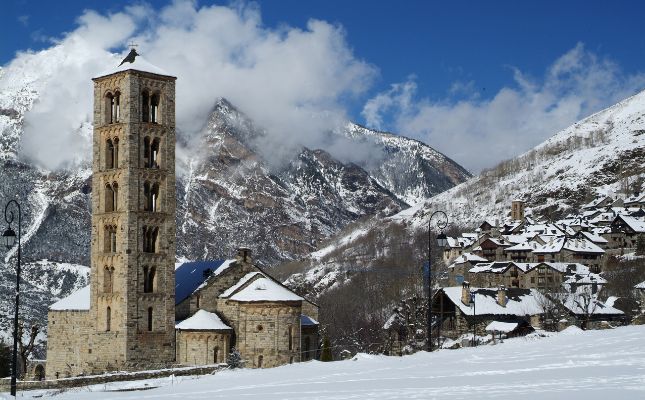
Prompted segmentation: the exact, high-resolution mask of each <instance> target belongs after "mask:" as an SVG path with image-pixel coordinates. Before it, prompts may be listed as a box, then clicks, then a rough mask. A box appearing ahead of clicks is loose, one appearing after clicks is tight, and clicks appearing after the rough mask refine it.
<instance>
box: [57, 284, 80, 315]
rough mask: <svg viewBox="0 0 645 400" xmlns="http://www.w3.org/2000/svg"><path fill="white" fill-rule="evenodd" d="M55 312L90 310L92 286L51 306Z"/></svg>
mask: <svg viewBox="0 0 645 400" xmlns="http://www.w3.org/2000/svg"><path fill="white" fill-rule="evenodd" d="M49 309H50V310H53V311H82V310H89V309H90V285H87V286H85V287H83V288H81V289H79V290H77V291H75V292H74V293H72V294H70V295H69V296H67V297H65V298H62V299H60V300H59V301H57V302H56V303H54V304H52V305H51V306H49Z"/></svg>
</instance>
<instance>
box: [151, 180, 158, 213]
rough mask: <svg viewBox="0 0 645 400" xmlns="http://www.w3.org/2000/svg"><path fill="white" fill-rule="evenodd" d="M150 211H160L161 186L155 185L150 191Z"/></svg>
mask: <svg viewBox="0 0 645 400" xmlns="http://www.w3.org/2000/svg"><path fill="white" fill-rule="evenodd" d="M150 211H154V212H157V211H159V184H158V183H155V184H154V185H152V188H151V189H150Z"/></svg>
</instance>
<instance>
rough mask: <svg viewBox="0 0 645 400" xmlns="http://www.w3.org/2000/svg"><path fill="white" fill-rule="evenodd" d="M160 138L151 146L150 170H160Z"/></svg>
mask: <svg viewBox="0 0 645 400" xmlns="http://www.w3.org/2000/svg"><path fill="white" fill-rule="evenodd" d="M159 143H160V141H159V138H155V139H154V140H153V141H152V143H151V144H150V165H148V168H159Z"/></svg>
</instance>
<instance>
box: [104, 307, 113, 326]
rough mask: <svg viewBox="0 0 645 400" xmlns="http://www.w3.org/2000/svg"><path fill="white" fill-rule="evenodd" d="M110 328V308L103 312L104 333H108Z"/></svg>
mask: <svg viewBox="0 0 645 400" xmlns="http://www.w3.org/2000/svg"><path fill="white" fill-rule="evenodd" d="M111 328H112V309H111V308H110V307H108V308H107V310H106V311H105V331H106V332H109V331H110V329H111Z"/></svg>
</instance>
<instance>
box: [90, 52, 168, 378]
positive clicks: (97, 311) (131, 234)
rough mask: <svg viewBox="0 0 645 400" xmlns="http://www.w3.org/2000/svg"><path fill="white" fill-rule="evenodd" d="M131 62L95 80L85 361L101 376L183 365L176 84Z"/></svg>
mask: <svg viewBox="0 0 645 400" xmlns="http://www.w3.org/2000/svg"><path fill="white" fill-rule="evenodd" d="M135 54H136V52H135ZM128 57H130V56H128ZM131 59H132V60H133V62H128V61H127V60H128V58H126V61H124V63H122V65H121V66H119V68H118V69H117V70H116V71H115V72H113V73H111V74H108V75H104V76H101V77H98V78H94V79H93V81H94V137H93V164H92V243H91V248H92V250H91V251H92V253H91V263H92V264H91V289H90V290H91V292H90V293H91V296H90V299H91V300H90V310H89V315H88V317H89V325H90V327H91V329H92V331H93V332H91V334H90V335H89V337H90V339H89V342H90V343H88V344H89V348H88V350H87V353H88V354H87V360H88V361H89V362H88V367H89V369H90V370H92V371H96V372H101V371H105V370H110V369H137V368H149V367H155V366H163V365H165V364H168V363H171V362H173V361H174V358H175V292H174V288H175V269H174V265H175V207H176V206H175V80H176V78H175V77H172V76H169V75H167V74H165V73H163V72H162V71H160V70H159V69H158V68H156V67H154V66H152V65H150V64H149V63H147V62H145V61H144V60H142V59H141V58H136V60H135V57H131Z"/></svg>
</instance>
